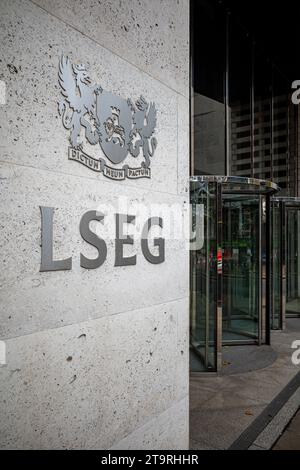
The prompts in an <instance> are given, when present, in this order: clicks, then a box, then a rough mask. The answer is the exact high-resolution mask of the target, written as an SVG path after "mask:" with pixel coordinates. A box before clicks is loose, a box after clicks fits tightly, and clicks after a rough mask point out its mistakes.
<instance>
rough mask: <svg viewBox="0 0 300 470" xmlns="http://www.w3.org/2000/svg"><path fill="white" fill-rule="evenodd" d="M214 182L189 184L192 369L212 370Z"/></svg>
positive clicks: (215, 280) (214, 236)
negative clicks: (190, 207)
mask: <svg viewBox="0 0 300 470" xmlns="http://www.w3.org/2000/svg"><path fill="white" fill-rule="evenodd" d="M216 191H217V185H216V184H208V183H202V184H197V186H195V187H193V185H192V186H191V204H192V217H191V219H192V239H191V323H190V328H191V331H190V346H191V351H190V361H191V370H192V371H214V370H216V347H217V343H216V310H217V304H216V301H217V265H216V260H217V256H216V252H217V237H216V227H217V225H216V220H217V216H216Z"/></svg>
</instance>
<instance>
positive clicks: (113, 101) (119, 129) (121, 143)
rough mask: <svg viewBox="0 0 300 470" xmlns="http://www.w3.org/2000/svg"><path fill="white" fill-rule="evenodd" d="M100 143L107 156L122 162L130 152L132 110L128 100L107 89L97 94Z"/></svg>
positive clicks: (116, 161) (113, 160) (114, 161)
mask: <svg viewBox="0 0 300 470" xmlns="http://www.w3.org/2000/svg"><path fill="white" fill-rule="evenodd" d="M96 110H97V111H96V113H97V121H98V130H99V135H100V139H99V143H100V146H101V149H102V151H103V152H104V154H105V155H106V157H107V158H108V159H109V160H110V161H111V162H112V163H113V164H115V165H116V164H118V163H121V162H122V161H123V160H124V159H125V158H126V156H127V154H128V152H129V144H130V142H131V131H132V111H131V108H130V107H129V106H128V103H127V101H126V100H124V99H122V98H121V97H119V96H116V95H113V94H112V93H109V92H107V91H105V90H103V91H102V93H99V94H98V95H97V106H96Z"/></svg>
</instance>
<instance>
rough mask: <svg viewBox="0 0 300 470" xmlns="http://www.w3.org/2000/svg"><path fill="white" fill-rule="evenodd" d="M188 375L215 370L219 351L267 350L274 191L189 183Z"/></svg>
mask: <svg viewBox="0 0 300 470" xmlns="http://www.w3.org/2000/svg"><path fill="white" fill-rule="evenodd" d="M190 189H191V191H190V194H191V205H192V231H193V238H192V246H191V336H190V338H191V341H190V343H191V368H192V370H198V371H200V370H203V371H206V370H219V369H220V367H221V365H222V346H223V345H232V344H251V343H253V344H265V343H268V342H269V330H270V325H269V321H268V320H269V315H268V313H269V301H268V295H269V292H268V285H267V274H268V261H269V249H268V248H269V243H268V236H269V232H268V227H269V225H270V224H269V217H270V210H269V208H270V196H271V195H272V194H273V193H274V192H275V191H277V189H278V187H277V186H276V185H275V184H272V183H270V182H266V181H261V180H255V179H251V178H239V177H222V176H201V177H193V178H191V188H190Z"/></svg>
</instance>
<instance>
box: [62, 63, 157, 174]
mask: <svg viewBox="0 0 300 470" xmlns="http://www.w3.org/2000/svg"><path fill="white" fill-rule="evenodd" d="M58 80H59V84H60V87H61V94H62V96H63V99H62V100H61V101H60V102H59V106H58V110H59V114H60V116H61V118H62V123H63V125H64V127H65V128H66V129H68V130H69V131H70V144H71V145H70V147H69V159H70V160H76V161H78V162H79V163H81V164H83V165H85V166H87V167H88V168H91V169H92V170H93V171H98V172H102V173H103V174H104V176H107V177H108V178H111V179H116V180H123V179H125V178H131V179H136V178H150V177H151V171H150V162H151V160H150V159H151V157H153V155H154V152H155V149H156V147H157V140H156V138H155V137H154V136H153V133H154V130H155V126H156V108H155V104H154V103H153V102H150V103H148V102H147V101H146V99H145V98H144V97H143V96H140V97H139V98H138V99H137V100H136V102H135V103H133V102H132V101H131V99H127V100H125V99H123V98H121V97H120V96H117V95H114V94H113V93H110V92H108V91H105V90H103V88H102V87H101V85H98V84H95V85H92V84H91V80H90V77H89V73H88V67H87V66H86V65H84V64H72V63H71V62H70V60H69V58H68V57H65V56H62V57H61V60H60V62H59V72H58ZM82 136H84V138H85V139H86V142H87V143H88V144H90V145H92V146H98V147H99V150H100V149H101V151H102V154H100V156H99V157H98V158H95V156H93V157H92V156H90V155H88V154H87V153H86V151H84V139H83V138H82ZM103 154H104V155H103ZM127 158H128V164H125V163H127V162H125V159H127ZM138 158H139V161H140V166H138V167H132V166H130V162H131V161H132V160H134V159H138ZM123 162H124V164H123V165H122V163H123ZM111 164H112V165H118V166H117V167H116V166H115V167H112V166H111ZM120 165H122V166H120Z"/></svg>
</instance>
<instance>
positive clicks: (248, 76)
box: [191, 0, 298, 196]
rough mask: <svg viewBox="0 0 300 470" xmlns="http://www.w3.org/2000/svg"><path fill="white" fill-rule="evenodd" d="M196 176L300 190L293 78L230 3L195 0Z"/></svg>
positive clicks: (286, 192)
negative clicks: (248, 179)
mask: <svg viewBox="0 0 300 470" xmlns="http://www.w3.org/2000/svg"><path fill="white" fill-rule="evenodd" d="M192 18H197V23H195V25H193V24H192V41H191V42H192V139H191V142H192V145H191V148H192V160H191V174H192V175H227V176H243V177H255V178H259V179H267V180H271V181H274V182H275V183H277V184H279V186H280V187H281V189H282V195H283V196H296V195H297V192H296V177H295V175H296V173H297V171H296V156H297V146H296V142H297V136H298V125H297V122H296V117H295V114H296V111H295V106H293V105H292V104H291V100H290V87H291V83H290V82H289V81H288V80H287V79H286V78H285V76H284V74H283V73H282V71H280V70H279V69H278V68H277V67H276V66H275V65H274V64H273V63H272V61H271V60H270V59H269V58H268V56H267V54H266V53H265V52H264V50H263V49H262V48H261V47H260V44H259V43H257V42H255V38H253V36H252V35H251V34H250V33H249V32H248V31H247V30H246V29H245V28H244V27H243V25H242V24H241V23H240V22H239V20H238V19H237V18H236V17H235V15H234V14H231V13H230V12H229V11H227V10H226V9H225V7H224V5H223V2H222V1H220V2H218V1H214V0H196V1H195V0H194V1H192Z"/></svg>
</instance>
